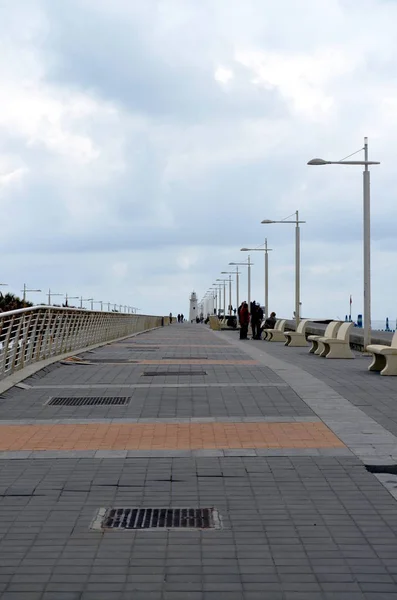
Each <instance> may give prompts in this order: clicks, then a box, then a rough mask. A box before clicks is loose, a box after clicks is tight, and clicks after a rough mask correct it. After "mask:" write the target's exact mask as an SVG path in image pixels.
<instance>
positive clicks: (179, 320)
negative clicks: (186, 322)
mask: <svg viewBox="0 0 397 600" xmlns="http://www.w3.org/2000/svg"><path fill="white" fill-rule="evenodd" d="M177 319H178V323H180V322H181V315H180V314H179V313H178V316H177Z"/></svg>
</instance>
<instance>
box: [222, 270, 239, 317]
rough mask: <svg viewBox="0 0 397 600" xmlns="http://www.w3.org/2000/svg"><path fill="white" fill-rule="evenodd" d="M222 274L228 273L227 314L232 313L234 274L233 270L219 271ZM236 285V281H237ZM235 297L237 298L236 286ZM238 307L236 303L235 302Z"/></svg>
mask: <svg viewBox="0 0 397 600" xmlns="http://www.w3.org/2000/svg"><path fill="white" fill-rule="evenodd" d="M221 274H222V275H229V315H231V314H232V275H236V272H235V271H221ZM237 285H238V282H237ZM236 299H238V290H237V288H236ZM237 307H238V304H237Z"/></svg>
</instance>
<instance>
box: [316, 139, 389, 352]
mask: <svg viewBox="0 0 397 600" xmlns="http://www.w3.org/2000/svg"><path fill="white" fill-rule="evenodd" d="M362 150H364V160H346V159H342V160H324V159H322V158H313V159H312V160H309V162H308V163H307V164H308V165H361V166H363V167H364V171H363V239H364V242H363V246H364V248H363V249H364V257H363V258H364V261H363V262H364V350H365V348H366V347H367V346H368V344H370V343H371V203H370V175H369V169H368V167H369V165H380V162H378V161H373V160H368V138H367V137H365V138H364V147H363V148H360V150H357V152H353V154H350V155H349V156H347V157H346V158H350V156H353V155H354V154H357V153H358V152H361V151H362Z"/></svg>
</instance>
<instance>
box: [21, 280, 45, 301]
mask: <svg viewBox="0 0 397 600" xmlns="http://www.w3.org/2000/svg"><path fill="white" fill-rule="evenodd" d="M21 291H22V292H23V303H24V304H25V303H26V293H27V292H41V290H31V289H28V288H27V287H26V283H24V284H23V290H21Z"/></svg>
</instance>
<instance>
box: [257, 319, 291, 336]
mask: <svg viewBox="0 0 397 600" xmlns="http://www.w3.org/2000/svg"><path fill="white" fill-rule="evenodd" d="M286 322H287V319H279V320H278V321H276V324H275V326H274V329H264V330H263V333H265V335H266V337H265V338H264V339H265V341H267V342H283V341H284V329H285V324H286Z"/></svg>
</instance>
